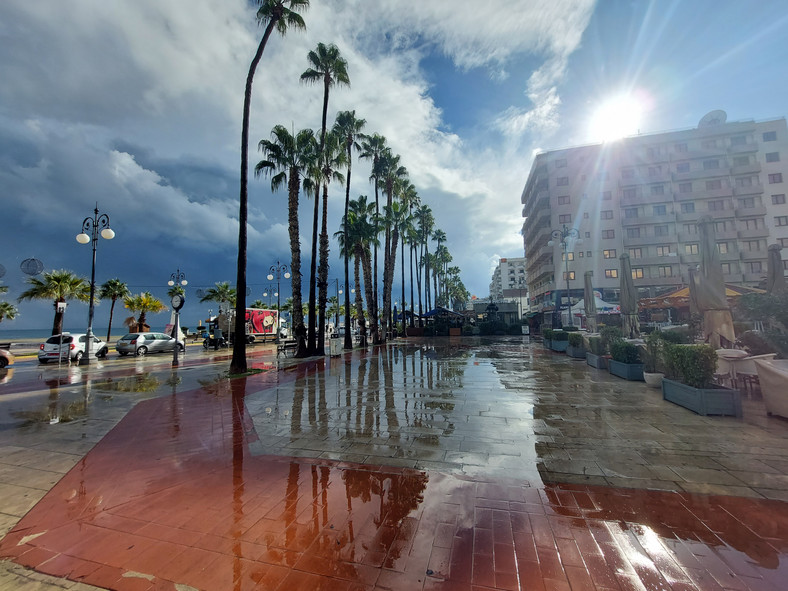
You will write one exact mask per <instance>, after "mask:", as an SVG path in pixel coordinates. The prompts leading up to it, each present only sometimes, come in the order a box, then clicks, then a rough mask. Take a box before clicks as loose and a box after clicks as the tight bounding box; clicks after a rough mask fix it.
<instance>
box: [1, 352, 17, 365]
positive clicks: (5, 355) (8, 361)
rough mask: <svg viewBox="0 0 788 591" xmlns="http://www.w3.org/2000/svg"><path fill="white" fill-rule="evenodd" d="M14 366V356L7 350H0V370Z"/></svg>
mask: <svg viewBox="0 0 788 591" xmlns="http://www.w3.org/2000/svg"><path fill="white" fill-rule="evenodd" d="M13 364H14V355H13V354H12V353H11V351H8V350H7V349H0V369H3V368H4V367H6V366H8V365H13Z"/></svg>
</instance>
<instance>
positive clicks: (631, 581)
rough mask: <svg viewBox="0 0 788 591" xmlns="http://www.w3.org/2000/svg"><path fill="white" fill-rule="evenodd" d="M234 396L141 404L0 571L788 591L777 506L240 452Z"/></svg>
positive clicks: (238, 390)
mask: <svg viewBox="0 0 788 591" xmlns="http://www.w3.org/2000/svg"><path fill="white" fill-rule="evenodd" d="M266 379H270V378H266ZM252 380H253V378H250V379H249V382H250V383H253V384H254V385H255V386H256V387H257V388H258V389H259V387H260V386H261V385H265V383H266V382H265V381H264V380H262V381H257V382H253V381H252ZM280 383H281V380H280ZM244 390H245V385H244V381H243V380H236V381H234V382H232V387H231V388H224V389H220V391H219V390H217V391H211V392H207V393H206V392H205V391H194V392H188V393H179V394H178V395H177V400H172V399H163V398H162V399H153V400H148V401H146V402H143V403H140V404H139V405H137V406H136V407H135V408H134V409H133V410H132V411H131V412H130V413H129V414H128V415H127V416H126V418H125V419H123V421H121V422H120V423H119V424H118V425H117V426H116V428H115V429H113V430H112V431H111V432H110V433H109V434H108V435H107V436H106V437H105V438H104V439H103V440H102V441H101V442H100V443H99V444H98V445H97V446H96V447H95V448H94V449H93V450H92V451H91V452H90V453H89V454H88V455H87V456H86V457H85V459H84V460H83V461H82V462H80V463H79V464H78V465H77V466H76V467H74V469H72V470H71V471H70V472H69V473H68V474H67V475H66V476H65V477H64V478H63V479H62V480H61V481H60V482H59V483H58V484H57V485H56V486H55V487H54V488H53V489H52V490H51V491H50V492H49V494H47V495H46V496H45V497H44V498H43V499H42V500H41V501H40V502H39V503H38V504H37V505H36V506H35V507H34V508H33V509H32V510H31V511H30V512H29V513H28V514H27V515H26V516H25V517H24V518H23V519H22V520H21V521H20V522H19V523H18V524H17V526H16V527H15V528H14V529H13V530H12V531H11V532H10V533H9V534H8V535H7V536H6V537H5V538H4V539H3V540H2V541H0V556H1V557H6V558H10V559H12V560H14V561H16V562H18V563H20V564H22V565H25V566H28V567H32V568H35V569H37V570H40V571H42V572H46V573H49V574H53V575H56V576H63V577H68V578H70V579H72V580H77V581H82V582H86V583H90V584H94V585H98V586H101V587H107V588H111V589H129V590H137V589H145V590H147V589H165V588H173V586H174V584H176V583H181V584H188V585H191V586H192V587H195V588H197V589H230V588H233V589H242V590H243V589H271V590H275V589H279V590H285V589H309V590H310V591H318V590H335V589H336V590H342V591H350V590H359V591H360V590H364V589H373V588H378V589H394V590H397V591H401V590H408V589H414V590H415V589H418V590H422V589H429V590H457V591H470V590H471V589H479V590H481V589H485V590H492V589H500V590H513V589H528V590H535V591H542V590H544V591H548V590H561V591H563V590H567V591H568V590H570V589H571V590H573V591H577V590H578V589H581V590H585V589H597V590H626V589H648V590H656V589H665V590H666V591H668V590H670V591H681V590H684V589H702V590H706V589H709V590H718V589H725V590H730V591H732V590H742V591H773V590H776V589H781V588H785V581H786V580H788V566H786V564H788V561H786V560H785V558H786V551H787V550H788V505H787V504H785V503H781V502H778V501H766V500H756V499H743V498H734V497H720V496H701V495H691V494H678V493H672V492H659V491H642V490H628V489H627V490H625V489H614V488H607V487H592V486H577V485H547V486H535V485H533V484H534V483H529V482H516V481H509V482H503V481H501V482H490V481H487V480H485V481H479V482H477V481H475V480H474V479H473V478H468V477H455V476H450V475H446V474H441V473H432V472H430V473H424V472H419V471H415V470H408V469H402V468H387V467H385V466H366V465H360V464H359V465H356V464H352V463H348V462H331V461H323V460H314V459H308V458H286V457H275V456H259V455H252V454H251V453H250V448H249V447H248V445H249V443H250V442H253V441H255V440H256V435H255V433H254V429H253V425H252V423H251V422H250V421H249V418H248V416H246V412H245V407H244V402H243V396H244ZM175 424H177V426H178V428H177V429H174V428H173V426H174V425H175Z"/></svg>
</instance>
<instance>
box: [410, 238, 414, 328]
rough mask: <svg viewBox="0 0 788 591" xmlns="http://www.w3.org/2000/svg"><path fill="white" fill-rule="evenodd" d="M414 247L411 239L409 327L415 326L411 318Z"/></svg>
mask: <svg viewBox="0 0 788 591" xmlns="http://www.w3.org/2000/svg"><path fill="white" fill-rule="evenodd" d="M414 249H415V245H414V244H413V242H412V241H411V243H410V327H411V328H413V327H414V326H415V320H414V319H413V256H414Z"/></svg>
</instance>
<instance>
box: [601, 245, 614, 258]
mask: <svg viewBox="0 0 788 591" xmlns="http://www.w3.org/2000/svg"><path fill="white" fill-rule="evenodd" d="M602 256H603V257H604V258H606V259H614V258H616V249H615V248H610V249H608V250H603V251H602Z"/></svg>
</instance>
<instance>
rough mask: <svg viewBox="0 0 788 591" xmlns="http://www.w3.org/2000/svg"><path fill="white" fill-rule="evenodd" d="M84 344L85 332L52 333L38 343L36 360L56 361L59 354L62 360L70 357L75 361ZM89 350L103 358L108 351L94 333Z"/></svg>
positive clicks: (83, 350)
mask: <svg viewBox="0 0 788 591" xmlns="http://www.w3.org/2000/svg"><path fill="white" fill-rule="evenodd" d="M86 344H87V335H86V334H71V333H67V332H64V333H63V334H56V335H52V336H51V337H49V338H48V339H47V340H46V341H44V342H43V343H41V344H40V345H39V347H38V362H39V363H48V362H49V361H50V360H55V361H57V359H58V356H59V357H60V359H61V360H62V361H67V360H69V359H71V361H73V362H75V363H77V362H79V360H80V359H82V356H83V355H84V354H85V345H86ZM61 347H62V348H61ZM91 351H92V352H93V355H95V356H96V357H102V358H103V357H106V356H107V353H109V347H108V346H107V343H105V342H104V341H102V340H101V339H100V338H98V337H97V336H96V335H93V345H91ZM58 352H59V355H58Z"/></svg>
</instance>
